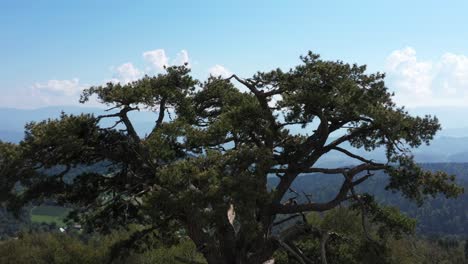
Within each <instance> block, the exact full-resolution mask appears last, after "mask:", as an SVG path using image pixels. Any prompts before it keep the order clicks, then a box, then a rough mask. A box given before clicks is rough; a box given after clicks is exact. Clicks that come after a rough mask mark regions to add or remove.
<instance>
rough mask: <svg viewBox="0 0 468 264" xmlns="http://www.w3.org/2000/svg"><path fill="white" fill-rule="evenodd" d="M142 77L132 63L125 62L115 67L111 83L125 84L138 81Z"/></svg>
mask: <svg viewBox="0 0 468 264" xmlns="http://www.w3.org/2000/svg"><path fill="white" fill-rule="evenodd" d="M142 75H143V73H142V72H141V71H140V70H138V69H137V68H136V67H135V66H133V64H132V63H130V62H127V63H124V64H122V65H120V66H119V67H117V69H116V72H115V74H114V78H112V80H111V81H112V82H120V83H123V84H126V83H129V82H133V81H136V80H138V79H139V78H141V76H142Z"/></svg>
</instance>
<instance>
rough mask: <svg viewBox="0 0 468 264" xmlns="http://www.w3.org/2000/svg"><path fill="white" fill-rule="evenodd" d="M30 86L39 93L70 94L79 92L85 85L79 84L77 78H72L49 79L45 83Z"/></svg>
mask: <svg viewBox="0 0 468 264" xmlns="http://www.w3.org/2000/svg"><path fill="white" fill-rule="evenodd" d="M32 88H33V91H36V92H39V93H49V94H55V95H66V96H72V95H76V94H79V93H80V92H81V91H82V90H83V89H85V88H86V85H83V84H80V80H79V79H78V78H73V79H71V80H49V81H47V82H46V83H35V84H34V85H33V87H32Z"/></svg>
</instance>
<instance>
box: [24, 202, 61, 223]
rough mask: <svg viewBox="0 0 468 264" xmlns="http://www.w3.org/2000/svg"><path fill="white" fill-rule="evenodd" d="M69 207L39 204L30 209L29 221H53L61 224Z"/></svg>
mask: <svg viewBox="0 0 468 264" xmlns="http://www.w3.org/2000/svg"><path fill="white" fill-rule="evenodd" d="M69 211H70V209H68V208H65V207H61V206H51V205H41V206H36V207H34V208H32V209H31V221H32V222H34V223H47V224H52V223H55V224H57V225H59V226H63V225H64V222H63V220H64V219H65V217H66V216H67V214H68V212H69Z"/></svg>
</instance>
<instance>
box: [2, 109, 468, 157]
mask: <svg viewBox="0 0 468 264" xmlns="http://www.w3.org/2000/svg"><path fill="white" fill-rule="evenodd" d="M62 111H64V112H65V113H69V114H79V113H94V114H96V115H99V114H103V113H105V111H104V109H102V108H91V107H78V106H54V107H45V108H39V109H33V110H25V109H15V108H0V140H2V141H9V142H19V141H20V140H21V139H22V138H23V135H24V125H25V124H26V123H28V122H30V121H40V120H44V119H47V118H57V117H59V116H60V113H61V112H62ZM418 114H419V113H418ZM156 115H157V114H156V113H153V112H148V111H141V112H140V113H131V114H130V118H131V119H132V121H133V122H134V125H135V127H136V129H137V131H138V132H139V133H140V135H142V136H143V135H144V134H146V133H149V132H150V131H151V128H152V127H153V125H154V120H156V118H157V117H156ZM111 123H112V122H109V124H111ZM295 132H298V131H295ZM344 147H345V148H348V149H352V148H351V147H350V146H346V145H345V146H344ZM353 151H355V152H356V153H358V154H364V151H363V150H353ZM413 153H414V154H415V157H416V160H417V161H418V162H468V127H463V125H461V126H460V128H451V129H443V130H442V131H441V132H439V134H438V135H437V138H436V139H435V140H434V141H432V143H431V145H430V146H421V147H420V148H418V149H415V150H414V151H413ZM366 156H367V157H370V158H372V159H374V160H383V159H384V157H385V156H384V151H383V150H382V149H378V150H376V151H374V152H372V153H366ZM349 162H350V160H349V158H348V157H346V156H343V155H341V154H339V153H329V154H328V155H327V157H326V158H324V159H323V160H321V161H320V163H321V165H330V166H333V165H335V164H343V163H349Z"/></svg>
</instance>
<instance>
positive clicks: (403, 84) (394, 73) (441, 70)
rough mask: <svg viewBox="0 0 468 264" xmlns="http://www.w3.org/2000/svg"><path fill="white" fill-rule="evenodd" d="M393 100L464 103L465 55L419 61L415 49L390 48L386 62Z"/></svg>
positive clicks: (467, 85)
mask: <svg viewBox="0 0 468 264" xmlns="http://www.w3.org/2000/svg"><path fill="white" fill-rule="evenodd" d="M386 70H387V73H388V83H389V87H390V88H391V89H393V90H394V91H395V100H396V101H397V102H398V103H399V104H402V105H406V106H410V107H414V106H467V105H468V57H466V56H464V55H457V54H453V53H445V54H443V55H442V56H441V57H440V59H438V60H436V61H430V60H426V61H425V60H420V59H418V58H417V56H416V51H415V49H413V48H411V47H406V48H404V49H401V50H395V51H393V52H392V53H391V54H390V55H389V56H388V57H387V62H386Z"/></svg>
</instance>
